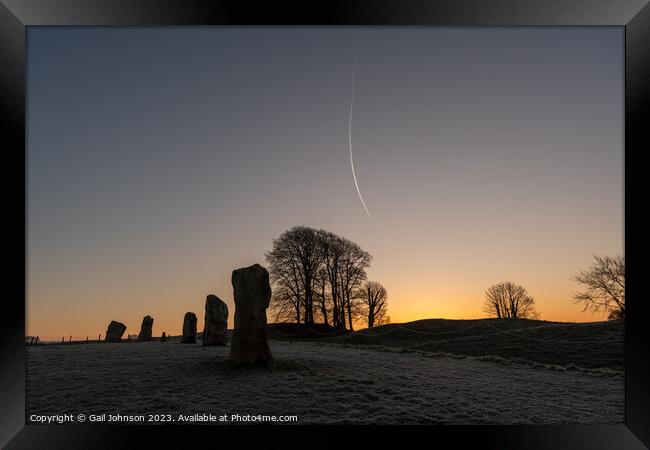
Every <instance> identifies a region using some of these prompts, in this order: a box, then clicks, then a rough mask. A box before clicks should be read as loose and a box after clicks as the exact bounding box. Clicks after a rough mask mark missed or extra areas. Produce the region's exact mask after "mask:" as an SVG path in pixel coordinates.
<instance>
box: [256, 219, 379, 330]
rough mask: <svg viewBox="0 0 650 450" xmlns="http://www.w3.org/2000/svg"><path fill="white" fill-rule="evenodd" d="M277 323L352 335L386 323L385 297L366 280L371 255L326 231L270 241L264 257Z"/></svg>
mask: <svg viewBox="0 0 650 450" xmlns="http://www.w3.org/2000/svg"><path fill="white" fill-rule="evenodd" d="M266 260H267V262H268V266H269V273H270V275H271V282H272V285H273V300H272V302H271V310H272V312H273V313H274V314H275V319H276V320H278V321H292V322H293V321H295V322H297V323H305V324H313V323H317V322H319V323H324V324H328V325H332V326H334V327H336V328H338V329H340V330H346V329H349V330H353V329H354V326H353V324H354V323H355V322H358V321H361V320H363V321H364V322H366V323H367V324H368V327H372V326H374V325H378V324H381V323H386V322H387V321H388V320H389V318H388V316H387V314H386V313H387V302H386V299H387V293H386V289H384V287H383V286H382V285H381V284H379V283H377V282H373V281H367V273H366V270H367V269H368V268H369V267H370V263H371V262H372V256H371V255H370V254H369V253H368V252H367V251H365V250H363V249H362V248H361V247H360V246H359V245H358V244H357V243H355V242H352V241H350V240H348V239H345V238H344V237H341V236H338V235H336V234H334V233H332V232H330V231H327V230H316V229H314V228H310V227H305V226H296V227H293V228H291V229H290V230H287V231H285V232H284V233H282V234H281V235H280V236H279V237H278V238H277V239H275V240H273V248H272V250H271V251H270V252H268V253H267V254H266Z"/></svg>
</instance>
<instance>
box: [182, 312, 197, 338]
mask: <svg viewBox="0 0 650 450" xmlns="http://www.w3.org/2000/svg"><path fill="white" fill-rule="evenodd" d="M196 322H197V319H196V314H194V313H193V312H188V313H185V317H184V318H183V340H182V341H181V342H183V343H184V344H194V343H196Z"/></svg>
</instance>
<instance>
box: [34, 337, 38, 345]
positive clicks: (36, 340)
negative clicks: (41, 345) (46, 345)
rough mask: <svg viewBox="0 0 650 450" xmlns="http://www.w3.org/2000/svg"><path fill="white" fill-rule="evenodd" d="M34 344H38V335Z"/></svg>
mask: <svg viewBox="0 0 650 450" xmlns="http://www.w3.org/2000/svg"><path fill="white" fill-rule="evenodd" d="M34 345H38V336H36V342H35V343H34Z"/></svg>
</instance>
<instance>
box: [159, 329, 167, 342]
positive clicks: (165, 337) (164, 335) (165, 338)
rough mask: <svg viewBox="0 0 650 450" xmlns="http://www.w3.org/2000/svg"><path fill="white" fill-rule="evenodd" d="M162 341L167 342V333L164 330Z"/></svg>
mask: <svg viewBox="0 0 650 450" xmlns="http://www.w3.org/2000/svg"><path fill="white" fill-rule="evenodd" d="M160 342H167V334H165V332H164V331H163V334H162V336H160Z"/></svg>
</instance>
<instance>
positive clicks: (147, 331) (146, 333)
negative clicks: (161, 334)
mask: <svg viewBox="0 0 650 450" xmlns="http://www.w3.org/2000/svg"><path fill="white" fill-rule="evenodd" d="M152 331H153V317H151V316H144V319H142V326H141V327H140V334H138V341H141V342H142V341H150V340H151V333H152Z"/></svg>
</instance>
